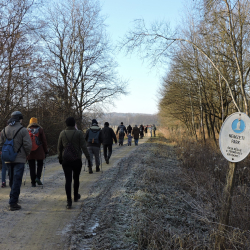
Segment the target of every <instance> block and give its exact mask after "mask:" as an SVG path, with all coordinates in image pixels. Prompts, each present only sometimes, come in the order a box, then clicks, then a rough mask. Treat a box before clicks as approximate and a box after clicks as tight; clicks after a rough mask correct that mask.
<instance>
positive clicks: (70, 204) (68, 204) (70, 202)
mask: <svg viewBox="0 0 250 250" xmlns="http://www.w3.org/2000/svg"><path fill="white" fill-rule="evenodd" d="M66 208H67V209H71V208H72V201H67V206H66Z"/></svg>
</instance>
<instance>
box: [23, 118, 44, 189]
mask: <svg viewBox="0 0 250 250" xmlns="http://www.w3.org/2000/svg"><path fill="white" fill-rule="evenodd" d="M27 129H28V132H29V135H30V139H31V141H32V148H31V152H30V155H29V156H28V158H27V160H28V163H29V168H30V179H31V186H32V187H36V183H37V184H38V185H43V183H42V182H41V176H42V171H43V161H44V159H45V158H46V154H48V149H47V140H46V136H45V133H44V130H43V128H42V127H41V126H40V125H39V124H38V122H37V118H35V117H32V118H31V119H30V123H29V125H28V127H27ZM36 163H37V164H36ZM36 165H37V168H36Z"/></svg>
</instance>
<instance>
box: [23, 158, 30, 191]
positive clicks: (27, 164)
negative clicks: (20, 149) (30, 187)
mask: <svg viewBox="0 0 250 250" xmlns="http://www.w3.org/2000/svg"><path fill="white" fill-rule="evenodd" d="M28 166H29V163H28V161H26V169H25V177H24V182H23V185H24V186H25V182H26V176H27V170H28Z"/></svg>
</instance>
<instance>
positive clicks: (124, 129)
mask: <svg viewBox="0 0 250 250" xmlns="http://www.w3.org/2000/svg"><path fill="white" fill-rule="evenodd" d="M121 128H123V132H124V133H123V134H124V135H125V133H126V134H127V129H126V127H125V126H124V125H122V124H121V125H119V126H118V128H117V130H116V134H118V132H119V134H120V130H121ZM124 135H123V136H124Z"/></svg>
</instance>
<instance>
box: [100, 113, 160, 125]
mask: <svg viewBox="0 0 250 250" xmlns="http://www.w3.org/2000/svg"><path fill="white" fill-rule="evenodd" d="M104 122H109V124H110V125H111V126H117V125H119V124H120V123H121V122H123V123H124V125H125V126H128V125H129V124H130V125H135V124H136V125H140V124H143V125H150V124H155V125H158V116H157V115H151V114H141V113H115V112H112V113H106V114H103V115H102V117H101V118H99V119H98V123H99V124H104Z"/></svg>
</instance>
